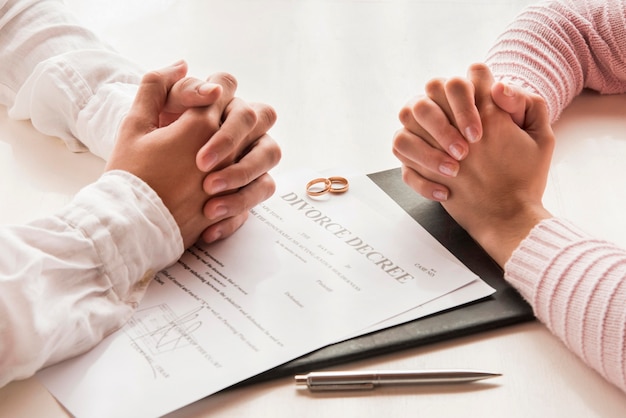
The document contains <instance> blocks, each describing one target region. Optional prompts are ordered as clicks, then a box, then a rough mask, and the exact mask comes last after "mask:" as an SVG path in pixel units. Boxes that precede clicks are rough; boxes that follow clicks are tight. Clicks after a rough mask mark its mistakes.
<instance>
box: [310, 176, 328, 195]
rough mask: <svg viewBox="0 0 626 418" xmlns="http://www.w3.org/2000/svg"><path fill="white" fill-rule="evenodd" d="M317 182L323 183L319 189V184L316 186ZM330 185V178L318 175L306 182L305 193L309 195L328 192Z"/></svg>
mask: <svg viewBox="0 0 626 418" xmlns="http://www.w3.org/2000/svg"><path fill="white" fill-rule="evenodd" d="M318 184H323V185H324V187H323V188H322V189H320V186H317V185H318ZM331 187H332V183H331V181H330V179H325V178H321V177H320V178H317V179H313V180H311V181H310V182H308V183H307V184H306V194H308V195H309V196H321V195H323V194H325V193H328V192H329V191H330V189H331Z"/></svg>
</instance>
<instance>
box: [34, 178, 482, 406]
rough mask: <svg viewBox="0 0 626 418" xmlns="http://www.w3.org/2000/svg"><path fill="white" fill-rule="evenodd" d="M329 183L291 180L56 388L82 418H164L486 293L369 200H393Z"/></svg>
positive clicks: (168, 282) (51, 382) (367, 185)
mask: <svg viewBox="0 0 626 418" xmlns="http://www.w3.org/2000/svg"><path fill="white" fill-rule="evenodd" d="M316 176H317V175H316V173H311V172H304V171H303V172H299V173H294V174H292V175H290V176H288V177H285V178H283V179H278V180H277V192H276V193H275V195H274V197H272V198H271V199H270V200H268V201H267V202H265V203H264V204H262V205H260V206H258V207H257V208H255V209H254V210H253V211H252V214H251V215H252V216H251V217H250V219H249V220H248V222H247V223H246V224H245V225H244V226H243V227H242V228H241V229H240V230H239V231H238V232H237V233H236V234H235V235H233V236H232V237H230V238H229V239H227V240H225V241H223V242H220V243H217V244H214V245H210V246H201V245H197V246H194V247H192V248H191V249H190V250H188V251H187V252H186V253H185V254H184V255H183V257H182V258H181V260H180V261H179V262H178V263H176V264H174V265H173V266H171V267H169V268H167V269H166V270H164V271H162V272H160V273H159V274H158V275H157V276H156V278H155V280H154V283H152V284H151V285H150V287H149V289H148V291H147V293H146V296H145V298H144V300H143V301H142V304H141V306H140V308H139V310H138V311H137V313H136V314H135V315H134V317H133V318H132V320H131V321H130V322H129V323H128V324H127V325H126V326H125V327H124V328H123V329H121V330H120V331H118V332H117V333H115V334H113V335H111V336H110V337H108V338H107V339H106V340H105V341H103V342H102V343H101V344H100V345H98V346H97V347H96V348H94V349H93V350H91V351H90V352H89V353H86V354H85V355H82V356H80V357H77V358H75V359H71V360H69V361H66V362H64V363H61V364H59V365H57V366H53V367H51V368H48V369H46V370H44V371H42V372H40V373H39V376H40V378H41V380H42V381H43V383H44V384H45V385H46V386H47V387H48V388H49V390H50V391H51V392H52V393H53V395H54V396H55V397H57V399H58V400H59V401H60V402H62V403H63V404H64V405H65V406H66V407H67V408H68V409H69V411H70V412H72V413H73V414H75V415H77V416H90V417H111V416H115V417H124V416H128V417H143V416H146V417H149V416H160V415H163V414H165V413H168V412H171V411H173V410H175V409H178V408H180V407H182V406H185V405H187V404H189V403H191V402H194V401H196V400H198V399H200V398H202V397H205V396H208V395H210V394H212V393H215V392H217V391H219V390H221V389H224V388H226V387H228V386H231V385H232V384H235V383H237V382H239V381H241V380H244V379H246V378H248V377H251V376H254V375H256V374H258V373H260V372H263V371H265V370H268V369H270V368H272V367H275V366H277V365H279V364H282V363H284V362H286V361H289V360H291V359H294V358H296V357H299V356H301V355H304V354H306V353H308V352H310V351H313V350H315V349H317V348H320V347H322V346H325V345H327V344H329V343H332V342H335V341H338V340H340V339H342V338H345V336H346V335H352V334H354V333H356V332H358V331H359V330H364V329H366V328H367V327H370V326H372V325H374V324H377V323H380V322H381V321H383V320H385V319H389V318H392V317H395V316H396V315H398V314H400V313H403V312H407V311H409V310H411V309H412V308H415V307H417V306H422V305H424V304H425V303H427V302H429V301H433V300H435V299H438V298H440V297H441V296H443V295H447V294H450V292H453V291H454V290H456V289H459V288H462V287H464V286H466V285H467V284H468V283H471V282H474V281H475V280H477V277H476V276H475V275H474V274H473V273H471V272H470V271H469V270H467V269H466V268H465V267H463V266H462V265H461V264H460V263H458V261H456V259H454V257H453V256H452V255H451V254H450V253H449V252H447V250H445V249H444V248H443V247H441V246H440V245H438V243H437V242H436V241H435V240H434V239H433V238H432V237H431V236H430V235H429V234H428V233H427V232H426V231H424V230H423V229H422V228H421V227H420V226H419V225H418V224H417V223H415V222H414V221H413V220H412V219H411V218H410V217H408V215H406V214H404V216H406V222H405V221H404V219H405V218H404V216H403V215H402V214H401V213H400V212H402V210H401V209H399V208H398V210H399V211H400V212H395V213H387V214H385V215H383V214H381V213H380V211H379V210H376V209H375V208H373V207H371V205H370V204H369V203H367V199H365V200H364V199H362V198H361V197H363V196H368V195H370V196H371V195H372V194H378V193H379V192H380V189H378V188H377V186H375V185H374V184H373V183H372V182H371V181H370V180H369V179H367V177H365V176H361V177H354V178H350V181H351V188H350V191H349V192H348V193H345V194H343V195H332V196H330V195H329V196H328V197H327V198H326V199H319V200H313V199H310V198H308V197H307V196H306V193H305V191H304V185H305V184H306V183H307V181H308V180H310V179H311V178H313V177H316ZM382 198H384V197H382ZM387 199H389V198H388V197H387ZM402 213H403V212H402ZM441 301H442V299H438V303H439V304H441ZM444 301H445V300H444ZM444 305H445V306H441V308H442V309H445V308H448V307H450V306H452V305H450V306H448V304H447V303H444Z"/></svg>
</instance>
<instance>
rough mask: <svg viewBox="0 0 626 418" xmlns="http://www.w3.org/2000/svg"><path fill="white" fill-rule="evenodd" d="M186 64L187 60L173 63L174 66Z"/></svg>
mask: <svg viewBox="0 0 626 418" xmlns="http://www.w3.org/2000/svg"><path fill="white" fill-rule="evenodd" d="M184 64H185V60H178V61H176V62H175V63H174V64H172V67H180V66H181V65H184Z"/></svg>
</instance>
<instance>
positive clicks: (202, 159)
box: [196, 73, 237, 172]
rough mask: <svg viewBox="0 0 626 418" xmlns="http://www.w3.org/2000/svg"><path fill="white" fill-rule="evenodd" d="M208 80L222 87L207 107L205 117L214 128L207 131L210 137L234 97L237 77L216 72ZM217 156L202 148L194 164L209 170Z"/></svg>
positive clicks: (201, 168) (216, 161)
mask: <svg viewBox="0 0 626 418" xmlns="http://www.w3.org/2000/svg"><path fill="white" fill-rule="evenodd" d="M207 81H208V82H210V83H214V84H219V85H220V86H221V87H222V93H221V95H220V97H219V99H218V100H217V101H216V102H215V104H213V105H212V106H210V107H209V109H208V112H207V118H208V119H209V120H210V121H211V125H212V126H214V128H213V129H212V130H211V132H209V136H208V137H207V138H210V137H211V136H212V135H213V134H215V132H217V131H218V129H219V127H220V125H221V124H222V122H224V120H225V118H224V112H225V111H226V108H227V106H228V105H229V103H230V102H231V101H232V100H233V99H234V97H235V91H236V90H237V79H236V78H235V77H234V76H232V75H231V74H228V73H216V74H213V75H211V76H210V77H209V78H208V79H207ZM218 158H219V156H218V155H217V154H215V153H213V152H211V150H210V149H208V150H207V149H202V150H201V151H200V152H199V153H198V155H197V158H196V164H197V166H198V168H199V169H200V170H202V171H205V172H207V171H209V170H211V168H213V167H214V166H215V165H216V164H217V163H218V162H219V159H218Z"/></svg>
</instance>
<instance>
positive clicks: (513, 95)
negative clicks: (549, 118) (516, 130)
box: [491, 82, 531, 128]
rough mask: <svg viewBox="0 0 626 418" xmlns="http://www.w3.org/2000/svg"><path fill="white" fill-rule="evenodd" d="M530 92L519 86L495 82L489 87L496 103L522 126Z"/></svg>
mask: <svg viewBox="0 0 626 418" xmlns="http://www.w3.org/2000/svg"><path fill="white" fill-rule="evenodd" d="M530 96H531V93H529V92H527V91H526V90H524V89H522V88H521V87H517V86H513V85H509V84H505V83H501V82H497V83H495V84H494V85H493V86H492V88H491V97H492V99H493V101H494V103H495V104H496V105H498V107H499V108H500V109H502V110H504V111H505V112H506V113H508V114H509V115H511V119H513V122H515V124H516V125H517V126H519V127H520V128H524V127H525V125H526V123H525V114H526V107H527V106H528V105H529V101H530V100H531V99H530Z"/></svg>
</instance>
